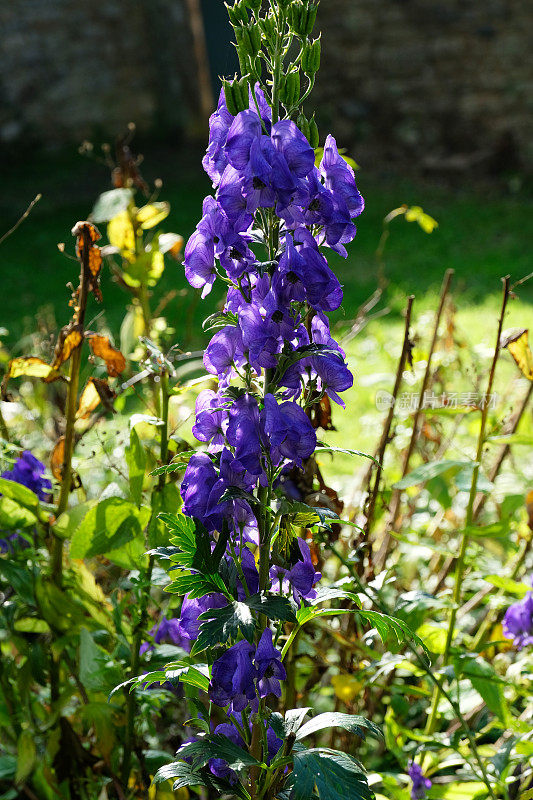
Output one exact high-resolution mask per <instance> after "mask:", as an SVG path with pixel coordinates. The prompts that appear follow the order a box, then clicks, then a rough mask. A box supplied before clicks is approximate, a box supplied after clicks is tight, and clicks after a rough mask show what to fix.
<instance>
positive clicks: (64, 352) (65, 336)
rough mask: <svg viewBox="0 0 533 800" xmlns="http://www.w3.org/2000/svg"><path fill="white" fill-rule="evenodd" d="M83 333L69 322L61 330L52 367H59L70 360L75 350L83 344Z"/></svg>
mask: <svg viewBox="0 0 533 800" xmlns="http://www.w3.org/2000/svg"><path fill="white" fill-rule="evenodd" d="M82 341H83V334H82V333H81V331H80V330H79V328H77V327H75V326H73V325H72V323H69V324H68V325H66V326H65V327H64V328H62V329H61V330H60V331H59V336H58V337H57V343H56V346H55V350H54V360H53V362H52V369H58V368H59V367H60V366H61V364H64V363H65V361H68V359H69V358H70V356H71V355H72V353H73V352H74V350H76V348H77V347H79V346H80V345H81V343H82Z"/></svg>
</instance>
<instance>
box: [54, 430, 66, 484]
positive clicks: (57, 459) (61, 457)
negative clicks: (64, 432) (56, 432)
mask: <svg viewBox="0 0 533 800" xmlns="http://www.w3.org/2000/svg"><path fill="white" fill-rule="evenodd" d="M64 462H65V437H64V436H61V437H60V438H59V439H58V440H57V442H56V443H55V446H54V449H53V450H52V455H51V456H50V469H51V470H52V475H53V476H54V478H55V479H56V481H60V480H61V478H62V477H63V464H64Z"/></svg>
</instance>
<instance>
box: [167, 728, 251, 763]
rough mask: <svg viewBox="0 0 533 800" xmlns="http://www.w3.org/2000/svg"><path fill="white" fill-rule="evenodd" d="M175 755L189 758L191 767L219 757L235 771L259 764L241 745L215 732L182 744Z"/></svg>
mask: <svg viewBox="0 0 533 800" xmlns="http://www.w3.org/2000/svg"><path fill="white" fill-rule="evenodd" d="M176 755H178V756H180V757H181V758H187V759H191V761H192V765H193V767H203V766H205V765H206V764H207V762H208V761H210V760H211V759H212V758H221V759H222V760H223V761H225V762H226V763H227V765H228V766H229V768H230V769H233V770H236V771H239V770H241V769H243V768H244V767H254V766H255V767H257V766H259V765H260V762H259V761H258V760H257V759H256V758H254V756H252V755H250V753H248V752H247V751H246V750H243V749H242V747H239V745H237V744H234V743H233V742H232V741H231V740H230V739H228V738H227V737H226V736H222V735H221V734H217V733H213V734H210V735H208V736H201V737H200V738H199V739H198V740H197V741H195V742H187V743H186V744H183V745H182V746H181V747H180V749H179V750H178V752H177V753H176Z"/></svg>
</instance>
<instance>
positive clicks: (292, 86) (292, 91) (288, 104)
mask: <svg viewBox="0 0 533 800" xmlns="http://www.w3.org/2000/svg"><path fill="white" fill-rule="evenodd" d="M280 98H281V102H282V103H283V105H284V106H285V108H292V107H293V106H295V105H297V103H298V101H299V99H300V73H299V72H298V70H296V71H294V72H289V73H288V75H286V77H285V85H284V87H283V90H282V91H281V92H280Z"/></svg>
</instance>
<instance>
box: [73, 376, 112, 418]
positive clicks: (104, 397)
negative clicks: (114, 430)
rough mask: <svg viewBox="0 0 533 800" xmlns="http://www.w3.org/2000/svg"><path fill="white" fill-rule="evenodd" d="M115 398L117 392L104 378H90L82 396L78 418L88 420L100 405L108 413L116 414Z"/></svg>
mask: <svg viewBox="0 0 533 800" xmlns="http://www.w3.org/2000/svg"><path fill="white" fill-rule="evenodd" d="M115 397H116V392H114V391H113V389H112V388H111V387H110V386H109V384H108V382H107V381H106V380H105V379H104V378H89V380H88V381H87V383H86V385H85V388H84V390H83V392H82V393H81V395H80V402H79V406H78V411H77V413H76V418H77V419H88V418H89V417H90V415H91V414H92V412H93V411H94V410H95V409H96V408H97V406H98V405H99V404H100V403H102V405H103V406H104V408H106V409H107V410H108V411H111V412H112V413H114V412H115V409H114V408H113V400H114V399H115Z"/></svg>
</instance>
